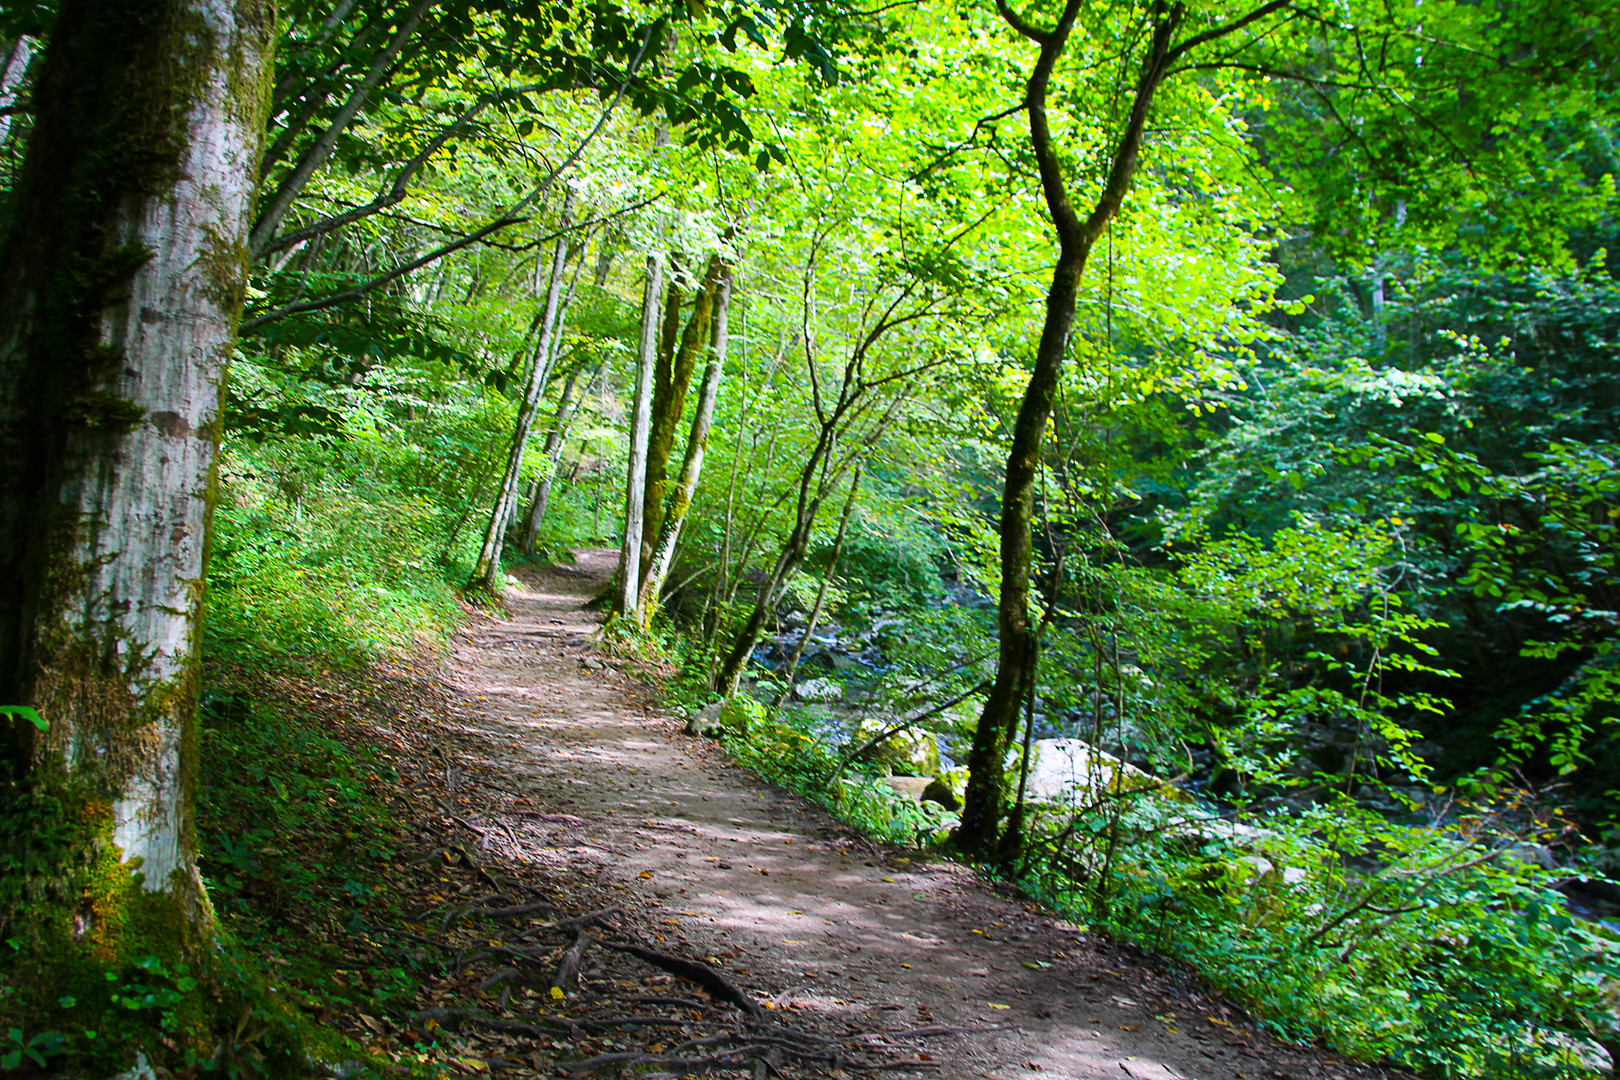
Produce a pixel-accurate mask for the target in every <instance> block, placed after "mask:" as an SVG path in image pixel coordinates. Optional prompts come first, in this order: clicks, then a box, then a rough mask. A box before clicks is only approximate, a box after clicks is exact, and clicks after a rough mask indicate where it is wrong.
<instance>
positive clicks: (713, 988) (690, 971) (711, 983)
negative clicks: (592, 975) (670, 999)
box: [600, 941, 765, 1020]
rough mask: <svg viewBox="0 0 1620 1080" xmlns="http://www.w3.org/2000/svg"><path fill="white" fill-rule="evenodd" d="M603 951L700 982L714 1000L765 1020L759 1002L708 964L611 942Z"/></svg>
mask: <svg viewBox="0 0 1620 1080" xmlns="http://www.w3.org/2000/svg"><path fill="white" fill-rule="evenodd" d="M600 944H601V945H602V947H603V948H607V949H612V950H614V951H615V952H622V953H628V954H630V955H631V956H634V957H636V958H637V959H639V960H645V961H646V962H647V963H649V964H651V965H652V966H653V967H656V968H662V969H663V970H664V971H667V972H669V973H670V974H671V975H674V976H676V977H678V978H682V979H685V980H686V981H687V982H691V983H696V984H697V985H699V986H701V987H703V989H705V990H707V991H708V992H709V996H710V997H714V998H718V999H720V1000H721V1001H729V1002H730V1003H731V1004H733V1005H735V1006H737V1008H739V1009H741V1010H742V1011H743V1012H745V1013H747V1014H748V1015H749V1016H752V1017H753V1018H754V1019H756V1020H763V1019H765V1010H764V1009H762V1008H760V1007H759V1004H758V1002H756V1001H754V999H753V998H751V997H749V996H748V995H747V994H745V993H743V992H742V991H741V990H739V989H738V988H737V987H736V986H734V985H732V983H731V982H730V981H728V980H727V979H726V978H725V977H724V976H722V975H721V974H720V973H719V972H718V971H716V970H714V968H712V967H710V966H709V965H708V964H700V963H698V962H697V961H695V960H683V959H681V958H680V957H678V956H670V955H669V954H668V953H661V952H656V951H654V950H652V949H644V948H642V947H641V946H640V945H619V944H615V943H614V942H611V941H603V942H601V943H600Z"/></svg>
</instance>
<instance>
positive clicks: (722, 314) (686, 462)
mask: <svg viewBox="0 0 1620 1080" xmlns="http://www.w3.org/2000/svg"><path fill="white" fill-rule="evenodd" d="M732 284H733V283H732V279H731V270H730V268H729V267H727V268H725V269H724V270H723V271H722V272H721V275H720V277H719V278H718V280H717V281H716V283H715V293H714V301H713V313H712V317H711V319H710V330H709V363H708V366H707V367H706V368H704V370H703V383H702V385H701V387H700V388H699V390H698V405H697V412H696V413H695V414H694V415H693V417H692V430H691V432H690V433H689V434H688V435H687V437H686V455H685V458H684V459H683V460H682V462H681V472H680V476H679V477H677V478H676V480H675V491H674V494H673V495H672V496H671V497H670V500H669V506H668V508H667V509H665V510H663V512H662V514H661V516H660V517H661V520H660V525H659V535H658V543H657V545H656V547H655V548H654V550H653V552H652V554H651V558H650V562H649V564H648V567H647V570H646V573H645V575H644V580H643V581H642V586H641V611H640V619H641V626H642V629H646V628H647V627H649V626H651V625H652V619H653V616H654V615H656V614H657V613H658V604H659V596H660V593H662V591H663V588H664V581H665V580H666V579H667V578H668V577H669V568H670V564H671V563H673V562H674V560H675V546H676V545H677V544H678V543H679V542H680V538H681V524H682V523H683V522H684V521H685V520H686V513H687V511H688V510H690V509H691V507H692V497H693V496H694V495H696V494H697V487H698V479H699V478H700V477H701V476H702V475H703V456H704V452H705V451H706V450H707V449H708V446H709V429H710V427H711V426H712V425H713V423H714V403H715V400H716V399H717V398H718V397H719V395H720V376H721V375H722V373H723V372H724V370H725V363H726V346H727V344H728V338H729V325H728V323H729V315H730V309H731V293H732ZM688 325H689V326H690V324H688ZM652 500H653V491H652V484H651V482H649V483H648V485H647V501H648V503H649V504H651V503H652ZM642 531H643V533H649V532H651V531H652V525H651V524H650V522H648V523H644V524H643V526H642ZM643 550H645V548H644V549H643Z"/></svg>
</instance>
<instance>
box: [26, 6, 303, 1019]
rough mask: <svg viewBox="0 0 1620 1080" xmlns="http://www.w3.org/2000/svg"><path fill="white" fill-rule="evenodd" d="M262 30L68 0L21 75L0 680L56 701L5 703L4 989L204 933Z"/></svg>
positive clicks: (268, 13) (240, 16) (219, 18)
mask: <svg viewBox="0 0 1620 1080" xmlns="http://www.w3.org/2000/svg"><path fill="white" fill-rule="evenodd" d="M275 38H276V15H275V9H274V5H273V4H272V3H266V2H264V0H63V3H62V4H61V6H60V8H59V10H58V12H57V16H56V21H55V24H54V30H53V32H52V35H51V38H50V41H49V44H48V45H47V47H46V55H45V57H44V59H43V67H42V70H41V71H40V74H39V77H38V80H37V82H36V83H35V87H34V94H33V103H34V130H33V134H32V138H31V140H30V143H29V147H28V152H27V156H26V158H25V160H24V163H23V166H22V169H21V173H20V176H19V180H18V186H17V190H16V192H15V195H14V200H13V202H12V205H11V207H10V208H9V209H10V211H11V212H10V214H9V219H10V223H11V224H10V229H9V232H8V233H7V235H6V236H5V237H4V239H3V241H0V461H4V462H5V463H6V468H5V470H4V474H3V475H0V704H10V705H18V704H26V705H30V706H32V707H33V708H34V709H35V710H37V712H38V713H39V714H40V715H41V716H42V717H43V718H44V722H45V723H46V724H48V727H46V728H45V729H43V730H39V729H36V727H35V725H33V724H31V723H29V722H26V721H22V720H18V719H16V718H15V717H5V716H0V773H3V775H0V850H4V851H6V852H7V853H8V855H9V856H11V858H10V860H8V862H7V864H5V866H4V868H0V937H11V938H15V939H17V940H18V941H20V942H24V943H28V944H29V945H30V946H31V947H32V951H33V955H35V956H37V957H40V958H41V961H42V963H41V965H40V966H39V967H38V968H36V969H32V973H31V974H29V972H28V971H24V972H23V973H22V974H21V975H19V974H18V969H14V970H13V978H15V979H16V980H17V982H16V985H19V986H24V987H27V986H28V982H29V979H30V978H32V979H35V980H38V982H39V984H40V985H45V984H47V983H48V980H50V979H51V978H57V977H65V976H64V975H63V974H62V973H64V972H66V971H68V970H70V969H72V970H76V971H78V972H81V973H82V972H83V971H84V970H85V968H86V967H87V966H101V967H109V968H118V967H120V966H121V965H122V964H124V963H127V962H128V960H129V959H130V958H132V957H135V956H140V955H156V956H158V957H160V958H163V959H165V961H172V960H173V959H176V958H178V957H181V956H189V957H192V958H196V959H199V960H200V961H206V960H207V958H208V957H210V956H211V955H212V950H211V949H209V948H207V947H206V945H207V942H208V941H209V940H210V937H211V933H212V918H211V911H210V908H209V904H208V900H207V897H206V895H205V894H204V891H203V887H202V882H201V879H200V878H199V876H198V873H197V862H196V858H197V847H196V839H195V834H194V824H193V803H194V799H195V788H194V785H195V777H196V766H197V760H196V753H197V730H196V705H197V681H198V642H199V637H200V634H199V624H200V619H201V609H202V596H203V567H204V559H205V555H206V552H207V547H208V530H209V521H210V515H211V510H212V507H213V502H214V495H215V462H216V457H217V454H218V449H219V435H220V397H221V390H222V386H223V383H224V378H225V371H226V363H227V359H228V357H229V355H230V350H231V341H232V338H233V337H234V336H235V332H236V321H237V319H238V318H239V316H240V314H241V307H242V297H243V291H244V286H245V283H246V277H247V266H246V247H245V239H246V236H247V230H248V226H249V222H250V220H251V212H252V203H253V190H254V185H255V183H256V180H257V165H256V162H257V158H258V152H259V140H260V134H261V131H262V130H263V126H264V122H265V118H266V117H265V114H266V109H267V103H268V91H269V83H270V77H271V60H272V56H273V49H274V43H275ZM24 955H26V954H24ZM22 963H24V964H25V967H26V962H22ZM92 978H94V976H92ZM39 989H40V986H35V987H34V988H33V991H37V990H39ZM33 991H31V990H30V989H26V988H25V989H23V990H22V998H21V1000H22V1002H26V1001H27V1000H28V999H29V998H30V994H31V992H33ZM38 1000H45V999H44V998H40V999H38ZM50 1000H55V998H54V995H53V996H51V998H50ZM149 1049H150V1048H149Z"/></svg>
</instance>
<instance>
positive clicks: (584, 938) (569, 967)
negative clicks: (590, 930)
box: [551, 930, 591, 990]
mask: <svg viewBox="0 0 1620 1080" xmlns="http://www.w3.org/2000/svg"><path fill="white" fill-rule="evenodd" d="M590 944H591V938H590V935H588V934H586V933H585V931H583V930H577V931H575V932H574V943H573V944H572V945H570V946H568V951H567V952H565V953H563V957H562V962H561V963H560V964H558V965H557V975H556V977H555V978H553V979H552V980H551V988H552V989H553V990H566V989H568V985H569V984H570V983H572V982H573V981H574V979H575V978H576V977H577V976H578V975H579V962H580V960H581V959H583V958H584V956H585V950H586V949H588V948H590Z"/></svg>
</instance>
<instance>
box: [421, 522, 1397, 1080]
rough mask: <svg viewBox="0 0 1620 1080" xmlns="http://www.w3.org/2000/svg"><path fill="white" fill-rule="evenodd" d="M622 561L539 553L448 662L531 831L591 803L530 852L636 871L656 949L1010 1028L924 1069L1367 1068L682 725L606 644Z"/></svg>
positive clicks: (1203, 1078) (769, 992)
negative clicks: (610, 658)
mask: <svg viewBox="0 0 1620 1080" xmlns="http://www.w3.org/2000/svg"><path fill="white" fill-rule="evenodd" d="M612 569H613V554H612V553H611V552H606V551H599V550H598V551H584V552H580V553H579V554H578V563H577V565H576V566H573V567H553V568H549V569H547V570H544V571H538V572H531V573H528V574H526V575H525V578H524V587H523V588H522V589H521V590H516V591H513V592H512V593H510V594H509V596H508V603H509V606H510V610H511V613H512V614H511V617H510V618H509V619H507V620H505V621H502V622H498V623H492V624H486V625H483V626H480V627H476V628H474V629H472V630H470V631H469V632H467V633H466V634H464V635H463V636H462V637H460V638H458V641H457V645H456V648H455V650H454V652H453V655H452V657H451V659H450V664H449V668H450V670H449V676H450V679H451V682H452V686H453V688H454V690H455V691H457V692H459V694H460V695H461V697H462V700H461V701H460V702H459V703H458V704H459V706H460V708H458V709H457V710H456V711H457V713H458V714H459V718H460V719H461V721H462V722H463V723H466V724H470V725H471V726H473V727H474V728H476V729H477V730H478V731H479V732H480V734H481V736H483V738H481V740H480V741H481V742H482V743H483V744H484V745H486V746H488V745H491V743H490V742H489V740H491V739H493V740H495V742H494V744H493V745H498V746H500V747H503V748H504V749H503V750H502V751H501V752H500V753H499V754H498V762H496V763H494V764H497V765H498V775H500V776H501V780H500V783H499V786H500V787H504V789H505V795H506V796H507V797H508V798H509V799H510V805H511V807H512V814H513V816H512V820H513V821H518V822H520V823H522V824H523V825H524V826H525V827H526V828H527V830H528V832H527V833H526V834H525V835H526V837H527V836H534V835H535V827H534V818H535V812H544V813H546V814H549V815H559V814H563V815H571V816H572V817H574V818H577V819H578V821H577V822H569V821H567V820H563V819H557V821H558V823H557V824H554V825H552V826H549V827H548V831H547V832H546V833H544V834H543V838H542V839H540V840H539V842H538V844H537V845H535V846H533V849H532V850H531V851H530V853H529V855H528V856H527V857H528V858H530V859H532V860H534V861H544V862H547V863H550V864H551V866H552V868H553V869H554V870H560V871H565V872H566V873H569V874H572V875H577V876H579V877H580V878H581V879H588V880H589V881H590V883H591V884H592V886H593V887H595V888H603V887H607V888H612V889H622V890H624V891H623V892H622V893H620V894H619V895H620V896H621V897H625V898H629V897H634V898H635V900H634V901H631V902H630V903H631V904H634V905H639V907H640V908H642V909H643V910H642V912H641V913H642V915H643V917H644V919H645V920H646V921H648V923H649V924H650V925H654V926H656V927H658V928H659V934H660V935H661V936H662V939H663V941H662V944H659V946H658V947H659V948H660V949H666V950H668V951H669V952H671V953H675V954H678V955H682V956H689V957H692V958H694V959H701V958H710V957H712V958H715V959H716V960H718V961H719V962H720V964H721V965H722V966H723V969H724V971H725V972H726V974H727V976H728V977H729V978H731V979H732V980H733V981H734V982H736V983H737V984H738V985H739V986H741V987H743V988H745V989H746V990H747V991H748V992H749V993H751V994H752V995H753V996H754V997H755V998H756V999H757V1000H760V1001H762V1002H772V1003H774V1005H775V1006H776V1007H777V1008H779V1009H783V1008H785V1009H787V1010H788V1013H789V1014H792V1013H794V1012H797V1011H800V1010H803V1011H806V1012H814V1013H821V1014H824V1016H825V1017H826V1018H827V1019H831V1020H837V1021H848V1022H849V1023H850V1024H851V1025H854V1026H858V1027H862V1028H865V1029H867V1030H873V1031H876V1030H882V1029H888V1030H895V1029H901V1028H908V1027H916V1026H918V1025H919V1024H921V1025H954V1026H962V1027H970V1028H981V1027H983V1028H997V1029H999V1030H992V1031H976V1032H973V1033H971V1034H967V1035H962V1036H958V1037H954V1038H951V1039H946V1040H936V1041H934V1042H933V1043H932V1044H931V1045H930V1047H929V1050H928V1051H927V1052H926V1055H924V1057H925V1058H926V1059H927V1060H931V1061H932V1062H933V1063H934V1064H936V1065H937V1070H935V1071H930V1072H928V1073H925V1074H924V1075H934V1076H940V1077H945V1078H948V1080H957V1078H964V1080H966V1078H979V1077H995V1078H1002V1080H1011V1078H1013V1077H1019V1076H1030V1075H1033V1074H1035V1073H1041V1074H1044V1075H1049V1076H1054V1077H1072V1078H1076V1080H1078V1078H1081V1077H1099V1076H1100V1077H1110V1078H1122V1077H1127V1076H1129V1077H1135V1078H1139V1080H1167V1078H1171V1077H1183V1078H1188V1080H1194V1078H1196V1080H1258V1078H1259V1077H1262V1076H1265V1077H1277V1078H1284V1077H1299V1078H1303V1077H1307V1076H1310V1077H1325V1078H1326V1077H1332V1078H1337V1077H1348V1076H1351V1075H1366V1074H1367V1073H1368V1072H1369V1071H1370V1070H1367V1069H1366V1068H1365V1067H1362V1066H1353V1065H1352V1064H1350V1063H1341V1062H1340V1061H1339V1060H1338V1059H1336V1058H1334V1057H1332V1056H1325V1055H1322V1054H1320V1053H1317V1052H1312V1051H1301V1050H1297V1049H1295V1048H1292V1047H1284V1046H1281V1045H1280V1044H1277V1043H1275V1042H1272V1041H1271V1040H1268V1039H1266V1038H1265V1037H1264V1036H1257V1035H1254V1034H1252V1033H1251V1032H1250V1031H1249V1030H1248V1025H1247V1024H1246V1022H1245V1018H1244V1017H1243V1016H1242V1015H1241V1013H1239V1012H1237V1011H1236V1010H1227V1011H1224V1012H1223V1008H1225V1007H1224V1006H1223V1005H1222V1004H1221V1003H1220V1002H1219V1001H1218V1000H1216V999H1214V998H1212V997H1210V996H1209V995H1207V994H1206V993H1205V992H1204V991H1203V990H1201V989H1200V988H1199V987H1197V986H1196V985H1194V984H1193V983H1192V981H1191V980H1189V979H1187V978H1186V977H1185V976H1181V977H1177V976H1174V975H1166V974H1163V973H1161V971H1160V970H1158V969H1157V968H1156V967H1155V966H1153V965H1151V964H1148V963H1145V962H1144V961H1143V960H1142V958H1141V957H1140V956H1139V954H1137V953H1135V952H1134V951H1133V950H1130V949H1126V948H1121V947H1117V946H1113V945H1110V944H1109V943H1107V942H1105V941H1102V940H1100V939H1098V938H1097V937H1095V936H1094V935H1090V934H1085V933H1080V932H1078V931H1077V930H1076V929H1075V928H1073V927H1072V926H1069V925H1066V924H1064V923H1063V922H1061V921H1059V920H1057V919H1054V918H1051V917H1048V916H1045V915H1042V914H1038V913H1034V912H1033V911H1032V910H1031V909H1030V908H1029V907H1027V906H1026V905H1024V904H1022V903H1020V902H1018V901H1016V900H1013V899H1008V898H1004V897H1001V896H998V895H996V894H995V893H994V892H992V891H991V890H990V889H989V888H988V887H986V886H985V885H984V884H983V883H982V882H981V881H980V880H979V879H978V878H977V877H976V876H975V875H974V874H973V873H972V872H971V871H970V870H968V869H966V868H963V867H960V866H956V865H953V864H950V863H944V862H939V861H924V860H920V859H917V858H915V857H914V856H912V855H909V854H908V853H906V852H904V851H902V850H900V849H887V848H878V847H873V846H872V845H870V844H868V843H867V842H866V841H865V840H864V839H862V838H860V837H858V836H856V835H855V834H853V833H852V832H850V831H849V830H848V829H847V828H846V827H844V826H843V825H842V824H841V823H839V822H837V821H836V820H835V819H833V818H831V817H830V816H829V815H827V814H825V813H823V812H822V811H821V810H819V809H818V808H816V807H813V806H811V805H809V804H808V803H806V802H804V801H803V800H802V799H800V798H798V797H797V796H794V795H791V794H788V793H784V792H781V791H778V790H775V789H773V788H771V787H769V786H767V785H762V784H761V783H760V782H759V781H758V780H757V779H755V778H754V777H752V776H751V775H750V774H748V773H746V772H744V771H742V770H740V769H738V768H736V767H734V766H732V765H730V764H728V763H727V761H726V759H725V756H724V754H723V752H722V751H720V750H719V749H718V747H717V746H716V745H715V744H714V743H712V742H709V741H708V740H705V739H700V738H694V737H691V736H686V735H683V734H681V733H680V725H679V724H678V723H677V722H675V721H674V720H672V719H670V718H668V717H666V716H663V715H661V714H660V713H659V712H657V711H656V710H655V709H654V708H652V707H650V706H648V705H646V704H645V700H646V698H647V692H646V689H645V688H644V687H643V686H642V685H641V684H639V683H637V682H635V681H634V680H633V679H632V678H630V677H629V676H627V675H625V674H623V673H621V672H620V671H618V670H617V669H616V667H615V666H614V665H613V664H612V663H604V662H603V660H602V659H601V658H600V657H599V656H598V655H597V654H595V653H594V652H593V651H592V649H591V645H590V635H591V634H592V633H593V631H595V629H596V628H597V626H598V625H599V623H600V621H601V620H600V617H599V616H597V615H595V614H593V613H590V612H587V611H584V610H583V609H582V606H581V605H582V602H583V601H584V600H585V599H586V598H587V597H589V596H590V595H591V594H592V593H594V592H595V591H596V590H597V589H598V588H599V587H600V586H601V585H602V583H603V582H604V581H605V580H606V579H607V577H608V575H609V574H610V573H611V572H612ZM489 764H491V763H488V762H486V763H485V766H486V767H487V766H488V765H489ZM481 771H485V770H481ZM485 775H486V776H487V775H488V773H487V771H485ZM486 783H487V781H486ZM520 808H529V809H528V817H527V818H526V819H525V818H524V812H525V811H524V810H523V809H520ZM484 816H485V818H486V819H491V823H493V824H496V825H499V824H500V822H501V817H502V814H501V811H500V810H498V809H492V810H489V811H485V812H484ZM582 884H583V881H582ZM1212 1018H1213V1021H1212ZM921 1063H922V1062H919V1064H921Z"/></svg>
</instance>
